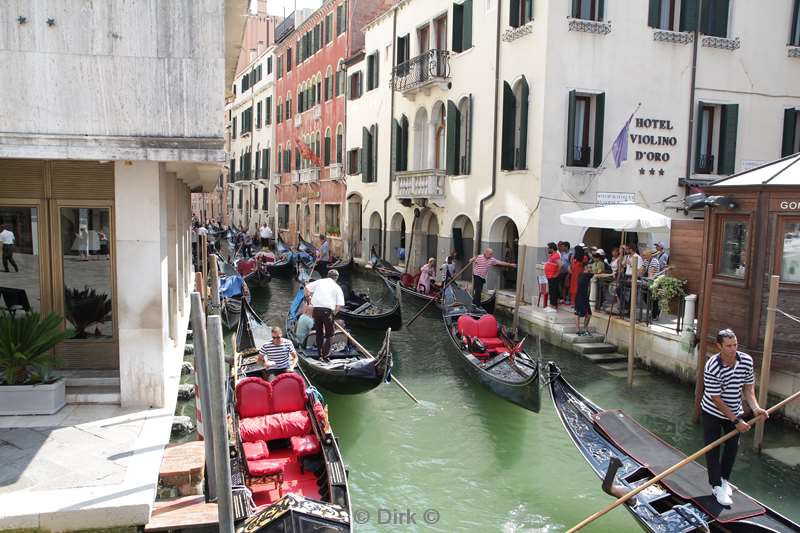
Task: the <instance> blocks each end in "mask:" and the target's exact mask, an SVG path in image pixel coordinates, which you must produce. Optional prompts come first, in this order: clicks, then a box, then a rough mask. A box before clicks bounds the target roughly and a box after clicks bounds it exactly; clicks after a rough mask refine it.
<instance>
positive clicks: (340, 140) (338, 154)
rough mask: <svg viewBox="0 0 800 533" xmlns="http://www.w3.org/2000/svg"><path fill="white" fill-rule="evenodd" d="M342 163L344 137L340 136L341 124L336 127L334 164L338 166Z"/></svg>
mask: <svg viewBox="0 0 800 533" xmlns="http://www.w3.org/2000/svg"><path fill="white" fill-rule="evenodd" d="M342 161H344V137H343V135H342V123H341V122H340V123H339V124H338V125H337V126H336V162H337V163H339V164H340V165H341V164H342Z"/></svg>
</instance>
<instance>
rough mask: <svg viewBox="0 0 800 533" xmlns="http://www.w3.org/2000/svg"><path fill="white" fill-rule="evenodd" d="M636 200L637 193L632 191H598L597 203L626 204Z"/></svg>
mask: <svg viewBox="0 0 800 533" xmlns="http://www.w3.org/2000/svg"><path fill="white" fill-rule="evenodd" d="M635 201H636V193H632V192H598V193H597V203H598V204H602V205H611V204H626V203H633V202H635Z"/></svg>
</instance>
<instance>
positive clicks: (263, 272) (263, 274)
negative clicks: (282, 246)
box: [236, 252, 274, 287]
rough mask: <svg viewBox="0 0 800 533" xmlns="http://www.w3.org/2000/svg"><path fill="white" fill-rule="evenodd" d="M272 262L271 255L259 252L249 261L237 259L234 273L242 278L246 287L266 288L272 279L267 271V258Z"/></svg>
mask: <svg viewBox="0 0 800 533" xmlns="http://www.w3.org/2000/svg"><path fill="white" fill-rule="evenodd" d="M270 257H271V258H272V259H273V260H274V256H273V255H272V254H265V253H263V252H259V253H257V254H256V256H255V257H251V258H250V259H237V260H236V271H237V272H238V273H239V275H240V276H242V277H243V278H244V281H245V282H246V283H247V285H248V287H266V286H267V284H268V283H269V282H270V280H271V279H272V275H271V274H270V271H269V263H270V262H269V261H268V259H269V258H270Z"/></svg>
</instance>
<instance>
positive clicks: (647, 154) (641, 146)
mask: <svg viewBox="0 0 800 533" xmlns="http://www.w3.org/2000/svg"><path fill="white" fill-rule="evenodd" d="M635 126H636V128H641V129H644V130H656V131H655V132H654V133H649V132H647V133H631V134H629V135H630V141H631V144H634V145H636V146H635V148H638V150H636V151H635V152H636V153H635V159H636V161H647V162H650V163H667V162H669V160H670V159H672V154H671V151H672V149H673V148H675V147H676V146H677V145H678V138H677V137H675V136H674V135H672V130H673V129H674V126H673V125H672V121H671V120H661V119H656V118H637V119H636V122H635ZM653 174H654V172H651V173H650V175H651V176H652V175H653ZM661 175H663V174H661Z"/></svg>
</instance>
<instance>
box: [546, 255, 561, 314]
mask: <svg viewBox="0 0 800 533" xmlns="http://www.w3.org/2000/svg"><path fill="white" fill-rule="evenodd" d="M560 272H561V254H559V253H558V247H557V246H556V243H554V242H549V243H547V262H546V263H545V264H544V275H545V276H546V277H547V294H548V299H549V303H550V305H551V307H545V308H544V310H545V311H547V312H550V313H554V312H556V311H557V310H558V295H559V294H561V284H560V283H559V277H558V275H559V273H560Z"/></svg>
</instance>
